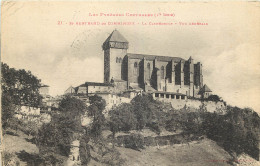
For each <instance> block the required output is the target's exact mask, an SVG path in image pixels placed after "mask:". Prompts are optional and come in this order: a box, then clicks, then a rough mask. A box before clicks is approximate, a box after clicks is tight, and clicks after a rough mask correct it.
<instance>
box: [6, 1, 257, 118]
mask: <svg viewBox="0 0 260 166" xmlns="http://www.w3.org/2000/svg"><path fill="white" fill-rule="evenodd" d="M259 7H260V3H257V2H233V3H231V2H229V3H228V2H218V3H217V2H210V3H203V2H200V3H195V2H193V3H192V2H182V3H173V2H172V3H160V2H153V3H149V2H139V3H137V2H124V3H123V2H121V3H119V2H118V3H115V2H113V3H105V2H103V3H101V2H99V3H98V2H97V3H93V2H42V1H35V2H5V3H2V6H1V12H2V13H1V14H2V16H1V20H2V22H1V24H2V25H1V61H2V62H4V63H7V64H8V65H9V66H10V67H14V68H17V69H26V70H30V71H31V72H32V73H33V74H34V75H36V76H37V77H38V78H39V79H41V81H42V83H44V84H47V85H49V86H50V94H51V95H53V96H55V95H60V94H63V93H64V91H65V90H66V89H67V88H68V87H69V86H78V85H80V84H82V83H84V82H86V81H95V82H103V61H104V60H103V51H102V48H101V46H102V44H103V42H104V41H105V40H106V38H107V37H108V36H109V34H110V33H111V32H112V31H113V30H114V29H117V30H118V31H119V32H120V33H121V34H122V35H123V36H124V37H125V38H126V39H127V40H128V41H129V49H128V52H129V53H143V54H152V55H163V56H173V57H182V58H184V59H188V58H189V57H190V56H192V57H193V59H194V61H195V62H201V63H202V64H203V75H204V83H206V84H207V85H208V86H209V87H210V89H211V90H212V91H213V93H214V94H217V95H219V96H221V97H222V98H223V99H224V100H225V101H227V102H228V104H231V105H233V106H239V107H251V108H253V109H254V110H255V111H257V112H258V113H259V112H260V104H259V103H258V101H259V99H260V86H259V82H260V57H259V56H260V47H259V46H260V22H259V20H260V10H259ZM101 13H104V14H105V13H106V14H110V13H111V14H124V16H100V14H101ZM126 13H130V14H136V13H137V14H155V15H158V14H162V15H163V14H164V13H165V14H169V15H172V16H157V17H142V16H141V17H136V16H126ZM94 14H97V15H98V16H93V15H94ZM90 15H92V16H90ZM61 22H62V24H61ZM70 22H73V23H74V24H73V25H69V23H70ZM76 22H99V23H100V24H101V23H106V25H76ZM110 22H135V25H108V23H110ZM150 22H151V23H158V22H167V23H169V22H171V23H174V25H168V26H166V25H165V26H159V25H143V24H144V23H146V24H149V23H150ZM191 22H201V23H207V24H208V25H189V23H191ZM138 23H139V24H138ZM175 23H176V24H175ZM181 23H187V24H188V25H183V24H182V25H181Z"/></svg>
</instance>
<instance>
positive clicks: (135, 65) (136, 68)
mask: <svg viewBox="0 0 260 166" xmlns="http://www.w3.org/2000/svg"><path fill="white" fill-rule="evenodd" d="M137 71H138V65H137V62H135V63H134V74H137Z"/></svg>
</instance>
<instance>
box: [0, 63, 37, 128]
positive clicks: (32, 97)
mask: <svg viewBox="0 0 260 166" xmlns="http://www.w3.org/2000/svg"><path fill="white" fill-rule="evenodd" d="M1 72H2V75H1V87H2V103H1V106H2V123H3V127H4V128H6V127H7V124H8V120H9V119H10V118H12V117H13V115H14V112H15V110H16V109H17V107H20V106H21V105H28V106H33V107H38V106H40V104H41V100H42V97H41V95H40V94H39V88H40V82H41V80H39V79H38V78H37V77H36V76H34V75H33V74H32V73H31V72H30V71H25V70H23V69H22V70H16V69H14V68H9V66H8V65H7V64H5V63H1Z"/></svg>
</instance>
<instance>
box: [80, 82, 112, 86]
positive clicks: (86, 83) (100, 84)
mask: <svg viewBox="0 0 260 166" xmlns="http://www.w3.org/2000/svg"><path fill="white" fill-rule="evenodd" d="M85 85H87V86H112V84H109V83H101V82H85ZM83 86H84V84H83Z"/></svg>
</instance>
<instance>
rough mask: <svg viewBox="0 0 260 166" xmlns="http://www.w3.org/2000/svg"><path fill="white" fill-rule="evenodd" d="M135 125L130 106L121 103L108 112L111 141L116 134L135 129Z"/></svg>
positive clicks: (135, 120)
mask: <svg viewBox="0 0 260 166" xmlns="http://www.w3.org/2000/svg"><path fill="white" fill-rule="evenodd" d="M136 125H137V119H136V117H135V114H134V112H133V107H132V105H131V104H128V103H123V104H121V105H119V106H117V107H115V108H113V109H112V110H110V111H109V126H110V131H111V132H112V136H113V140H115V134H116V133H117V132H119V131H129V130H131V129H135V128H136ZM113 147H114V141H113Z"/></svg>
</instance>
